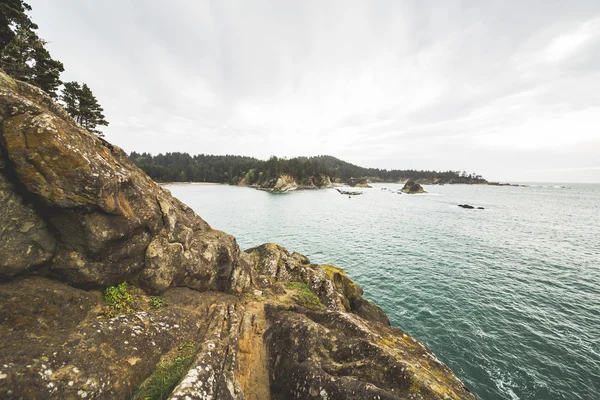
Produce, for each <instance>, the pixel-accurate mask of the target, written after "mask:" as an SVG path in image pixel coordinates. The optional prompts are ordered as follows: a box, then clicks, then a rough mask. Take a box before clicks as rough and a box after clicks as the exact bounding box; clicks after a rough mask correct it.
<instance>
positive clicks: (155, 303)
mask: <svg viewBox="0 0 600 400" xmlns="http://www.w3.org/2000/svg"><path fill="white" fill-rule="evenodd" d="M150 305H151V306H152V307H154V308H161V307H163V306H164V305H165V301H164V300H163V299H161V298H160V296H150Z"/></svg>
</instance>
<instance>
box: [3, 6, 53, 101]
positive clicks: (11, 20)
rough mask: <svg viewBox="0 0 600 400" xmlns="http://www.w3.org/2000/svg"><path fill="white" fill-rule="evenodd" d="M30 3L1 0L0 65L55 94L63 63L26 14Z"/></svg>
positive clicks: (10, 73)
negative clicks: (52, 53) (48, 47)
mask: <svg viewBox="0 0 600 400" xmlns="http://www.w3.org/2000/svg"><path fill="white" fill-rule="evenodd" d="M30 10H31V6H29V5H28V4H27V3H24V2H23V1H21V0H2V1H0V66H1V67H2V69H4V71H5V72H6V73H7V74H8V75H10V76H12V77H13V78H16V79H19V80H22V81H25V82H29V83H31V84H33V85H36V86H38V87H39V88H41V89H42V90H44V91H45V92H47V93H48V94H49V95H50V96H52V97H56V90H57V88H58V87H59V86H60V85H61V83H62V82H61V81H60V73H61V72H63V71H64V66H63V64H62V63H61V62H60V61H58V60H54V59H53V58H52V57H51V56H50V53H49V52H48V50H47V49H46V48H45V45H46V43H47V42H46V41H44V40H43V39H41V38H40V37H39V36H38V35H37V33H35V30H36V29H37V28H38V26H37V25H36V24H34V23H33V22H32V21H31V19H29V17H28V16H27V14H26V13H25V12H26V11H30Z"/></svg>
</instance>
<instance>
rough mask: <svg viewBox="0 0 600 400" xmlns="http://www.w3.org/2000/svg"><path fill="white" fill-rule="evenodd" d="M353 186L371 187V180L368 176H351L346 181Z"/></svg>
mask: <svg viewBox="0 0 600 400" xmlns="http://www.w3.org/2000/svg"><path fill="white" fill-rule="evenodd" d="M346 183H347V184H348V186H351V187H362V188H370V187H372V186H371V185H369V181H368V180H367V179H366V178H350V179H348V181H347V182H346Z"/></svg>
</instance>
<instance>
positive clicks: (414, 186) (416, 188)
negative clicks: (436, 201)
mask: <svg viewBox="0 0 600 400" xmlns="http://www.w3.org/2000/svg"><path fill="white" fill-rule="evenodd" d="M402 193H407V194H416V193H427V192H426V191H425V190H423V187H422V186H421V185H419V184H418V183H416V182H414V181H408V182H406V183H405V184H404V187H403V188H402Z"/></svg>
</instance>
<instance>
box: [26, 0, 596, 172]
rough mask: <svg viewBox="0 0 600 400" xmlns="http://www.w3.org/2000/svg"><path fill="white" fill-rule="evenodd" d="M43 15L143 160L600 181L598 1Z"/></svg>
mask: <svg viewBox="0 0 600 400" xmlns="http://www.w3.org/2000/svg"><path fill="white" fill-rule="evenodd" d="M30 3H31V5H32V7H33V12H32V15H33V19H34V21H36V22H37V23H38V25H39V26H40V35H41V36H42V37H43V38H45V39H46V40H48V41H49V42H50V43H49V45H48V46H49V48H50V50H51V52H52V54H53V55H54V56H55V57H56V58H58V59H60V60H61V61H63V62H64V63H65V66H66V69H67V71H66V72H65V74H64V79H65V80H78V81H85V82H87V83H88V84H89V85H90V86H91V87H92V90H94V92H95V93H96V95H97V97H98V98H99V100H100V102H101V104H102V105H103V106H104V108H105V111H106V115H107V118H108V119H109V121H110V122H111V125H110V126H109V127H107V128H106V130H105V133H106V136H107V138H108V139H109V140H110V141H112V142H114V143H115V144H117V145H119V146H121V147H123V148H124V149H126V150H127V151H131V150H136V151H149V152H153V153H158V152H165V151H188V152H191V153H217V154H244V155H251V156H256V157H262V158H264V157H268V156H269V155H272V154H276V155H280V156H297V155H315V154H332V155H335V156H338V157H340V158H344V159H347V161H350V162H354V163H358V164H362V165H365V166H376V167H383V168H422V169H432V168H435V169H452V170H467V171H473V172H478V173H481V174H483V175H484V176H486V177H488V178H490V179H496V180H508V179H513V180H523V179H527V180H535V179H548V177H549V172H547V171H546V170H547V169H549V168H562V169H565V168H567V169H570V171H571V172H570V173H571V174H572V175H570V176H569V179H571V180H578V179H584V180H586V181H590V180H591V181H598V182H600V173H599V172H598V171H597V170H593V169H592V170H586V171H582V170H580V168H586V167H588V166H590V165H597V162H596V160H597V154H600V143H599V141H598V135H599V134H597V133H596V132H595V127H597V126H599V122H600V120H599V117H597V115H600V113H599V111H600V94H599V92H598V90H597V89H596V88H598V87H600V73H599V71H600V3H599V2H597V1H593V0H590V1H586V0H579V1H574V2H571V3H569V7H568V8H565V6H564V4H559V3H560V2H556V3H548V2H546V1H542V0H531V1H528V2H526V3H523V2H517V1H507V2H485V3H481V2H475V1H466V2H464V1H462V2H459V1H447V2H443V3H439V2H433V1H420V2H409V1H391V0H375V1H358V0H348V1H328V2H321V1H310V0H308V1H302V2H293V1H274V0H271V1H266V0H263V1H260V0H257V1H253V2H246V1H241V0H240V1H235V0H229V1H177V2H171V3H169V5H168V6H166V5H165V3H164V2H160V1H158V0H148V1H144V2H120V1H117V0H107V1H103V2H81V1H77V0H58V1H52V2H50V1H49V0H32V1H30ZM557 154H558V155H560V158H559V159H557ZM507 159H514V160H515V161H514V162H511V163H510V166H507V163H506V160H507ZM595 162H596V164H594V163H595ZM535 171H538V172H535ZM544 171H546V172H544ZM536 174H537V175H536ZM536 177H537V178H536Z"/></svg>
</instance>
